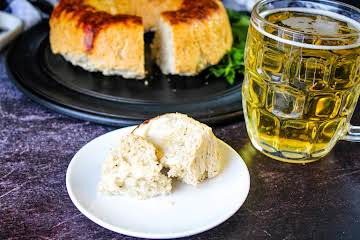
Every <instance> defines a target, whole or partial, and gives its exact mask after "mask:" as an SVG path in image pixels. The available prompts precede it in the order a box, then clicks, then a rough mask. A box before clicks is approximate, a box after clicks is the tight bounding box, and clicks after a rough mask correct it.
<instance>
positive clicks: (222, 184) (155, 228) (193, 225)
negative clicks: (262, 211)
mask: <svg viewBox="0 0 360 240" xmlns="http://www.w3.org/2000/svg"><path fill="white" fill-rule="evenodd" d="M132 129H133V127H130V128H123V129H119V130H116V131H113V132H110V133H107V134H105V135H102V136H100V137H98V138H96V139H94V140H93V141H91V142H90V143H88V144H86V145H85V146H84V147H83V148H82V149H80V151H79V152H78V153H77V154H76V155H75V156H74V158H73V159H72V160H71V162H70V165H69V167H68V170H67V174H66V186H67V190H68V193H69V195H70V198H71V200H72V201H73V203H74V204H75V206H76V207H77V208H78V209H79V210H80V211H81V212H82V213H83V214H84V215H85V216H86V217H88V218H89V219H91V220H92V221H94V222H95V223H97V224H99V225H100V226H103V227H105V228H107V229H110V230H112V231H115V232H118V233H122V234H125V235H129V236H134V237H143V238H157V239H160V238H161V239H164V238H178V237H185V236H190V235H193V234H197V233H200V232H203V231H206V230H208V229H211V228H213V227H215V226H217V225H219V224H220V223H222V222H224V221H225V220H227V219H228V218H230V217H231V216H232V215H233V214H234V213H235V212H236V211H237V210H238V209H239V208H240V206H241V205H242V204H243V203H244V201H245V199H246V196H247V194H248V192H249V188H250V177H249V172H248V169H247V167H246V165H245V163H244V161H243V160H242V159H241V157H240V156H239V154H238V153H237V152H236V151H235V150H233V149H232V148H231V147H230V146H229V145H227V144H226V143H224V142H222V141H220V140H219V141H220V143H221V144H220V152H221V156H222V160H223V161H224V170H223V171H222V172H221V173H220V175H219V176H217V177H216V178H213V179H209V180H206V181H205V182H203V183H201V184H199V185H198V187H193V186H190V185H186V184H183V183H180V182H178V183H176V184H175V185H173V192H172V194H170V195H168V196H160V197H156V198H152V199H148V200H137V199H133V198H129V197H125V196H107V195H103V194H101V193H98V192H97V183H98V182H99V179H100V173H101V166H102V163H103V161H104V159H105V157H106V156H107V155H108V154H109V152H110V150H111V148H112V147H114V146H115V144H116V142H117V140H118V139H119V136H121V135H123V134H127V133H129V132H130V131H131V130H132Z"/></svg>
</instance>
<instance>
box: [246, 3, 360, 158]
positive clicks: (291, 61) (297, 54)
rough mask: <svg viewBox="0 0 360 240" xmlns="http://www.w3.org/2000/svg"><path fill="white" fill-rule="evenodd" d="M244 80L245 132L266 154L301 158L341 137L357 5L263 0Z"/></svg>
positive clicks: (353, 132)
mask: <svg viewBox="0 0 360 240" xmlns="http://www.w3.org/2000/svg"><path fill="white" fill-rule="evenodd" d="M245 52H246V53H245V66H246V71H245V72H246V73H245V79H244V83H243V87H242V94H243V108H244V115H245V121H246V127H247V131H248V135H249V136H250V139H251V142H252V143H253V145H254V146H255V147H256V148H257V149H258V150H260V151H261V152H263V153H264V154H266V155H268V156H270V157H271V158H274V159H277V160H281V161H286V162H292V163H307V162H312V161H315V160H317V159H319V158H321V157H323V156H325V155H326V154H327V153H329V151H330V150H331V149H332V148H333V146H334V145H335V143H336V142H337V141H338V140H339V139H345V140H350V141H360V129H359V127H355V126H351V125H350V119H351V116H352V114H353V112H354V109H355V107H356V103H357V100H358V97H359V93H360V10H359V9H357V8H355V7H352V6H350V5H347V4H343V3H340V2H334V1H328V0H316V1H309V0H262V1H260V2H258V4H257V5H256V6H255V7H254V10H253V12H252V16H251V24H250V27H249V32H248V38H247V43H246V51H245Z"/></svg>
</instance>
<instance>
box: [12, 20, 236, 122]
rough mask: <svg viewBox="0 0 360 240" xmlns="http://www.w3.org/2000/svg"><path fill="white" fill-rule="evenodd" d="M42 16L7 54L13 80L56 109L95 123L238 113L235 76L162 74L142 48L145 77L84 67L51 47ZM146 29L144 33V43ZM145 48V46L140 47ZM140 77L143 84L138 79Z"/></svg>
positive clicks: (224, 117)
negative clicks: (229, 78) (228, 80)
mask: <svg viewBox="0 0 360 240" xmlns="http://www.w3.org/2000/svg"><path fill="white" fill-rule="evenodd" d="M48 33H49V27H48V24H47V22H45V21H44V22H42V23H40V24H39V25H37V26H35V27H34V28H32V29H31V30H29V31H27V32H25V33H24V34H22V36H20V37H19V38H18V39H17V40H16V41H15V42H14V43H13V45H12V47H11V48H10V49H9V51H8V54H7V59H6V63H7V70H8V73H9V75H10V77H11V79H12V81H13V82H14V83H15V85H16V86H17V87H18V88H19V89H21V90H22V91H23V92H24V93H25V94H27V95H28V96H29V97H30V98H32V99H33V100H34V101H36V102H38V103H40V104H42V105H44V106H47V107H49V108H51V109H53V110H56V111H58V112H61V113H64V114H67V115H70V116H73V117H76V118H80V119H84V120H89V121H94V122H98V123H104V124H110V125H116V126H126V125H133V124H137V123H140V122H141V121H144V120H146V119H148V118H151V117H154V116H157V115H159V114H162V113H166V112H182V113H187V114H189V115H190V116H192V117H194V118H196V119H198V120H200V121H203V122H205V123H208V124H218V123H224V122H227V121H233V120H235V119H238V118H240V117H241V116H242V105H241V81H238V82H236V83H235V85H233V86H230V85H228V84H227V83H226V81H225V80H223V79H216V78H211V77H210V78H207V77H206V76H207V75H208V72H207V71H206V70H205V71H204V72H203V73H202V74H200V75H198V76H196V77H181V76H172V75H163V74H162V73H161V71H160V70H159V68H158V67H157V66H156V64H155V63H154V62H153V61H151V59H150V57H149V53H148V52H146V59H147V66H146V70H147V77H146V79H145V80H135V79H124V78H121V77H118V76H110V77H109V76H103V75H102V74H100V73H90V72H87V71H85V70H83V69H82V68H80V67H75V66H73V65H71V64H70V63H68V62H67V61H65V60H64V59H63V57H61V56H60V55H54V54H53V53H52V52H51V49H50V44H49V39H48ZM151 38H152V36H151V35H148V34H147V35H145V41H146V43H147V45H149V43H150V41H151ZM146 49H148V48H146ZM145 81H146V82H147V84H144V83H145Z"/></svg>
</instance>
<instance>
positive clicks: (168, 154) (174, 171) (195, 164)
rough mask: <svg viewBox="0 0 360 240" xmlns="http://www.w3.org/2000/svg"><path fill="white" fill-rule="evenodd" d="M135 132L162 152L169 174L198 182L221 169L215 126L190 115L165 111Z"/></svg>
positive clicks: (189, 182) (162, 159) (161, 160)
mask: <svg viewBox="0 0 360 240" xmlns="http://www.w3.org/2000/svg"><path fill="white" fill-rule="evenodd" d="M133 133H134V134H135V135H138V136H142V137H143V138H145V139H146V140H148V141H149V142H151V143H152V144H154V145H155V146H156V147H157V148H158V149H159V150H160V151H161V154H162V156H161V157H160V162H161V163H162V164H163V165H164V167H166V168H168V169H169V172H168V176H169V177H177V178H179V179H181V180H182V181H183V182H185V183H188V184H192V185H197V184H198V183H200V182H201V181H203V180H204V179H206V178H212V177H215V176H217V175H218V174H219V172H220V170H221V169H220V168H221V164H220V160H219V155H218V146H217V145H218V142H217V138H216V137H215V135H214V134H213V132H212V129H211V128H210V127H208V126H207V125H205V124H202V123H200V122H198V121H196V120H194V119H192V118H190V117H188V116H187V115H184V114H180V113H170V114H165V115H162V116H159V117H156V118H154V119H151V120H149V121H146V122H144V123H143V124H141V125H139V126H138V127H137V128H136V129H135V130H134V131H133Z"/></svg>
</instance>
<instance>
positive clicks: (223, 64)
mask: <svg viewBox="0 0 360 240" xmlns="http://www.w3.org/2000/svg"><path fill="white" fill-rule="evenodd" d="M227 13H228V16H229V19H230V23H231V29H232V34H233V38H234V42H233V45H232V48H231V49H230V51H228V52H227V53H226V55H225V56H224V58H223V59H222V60H221V61H220V63H219V64H217V65H214V66H212V67H210V68H209V71H210V73H209V76H211V75H213V76H215V77H217V78H220V77H221V78H225V79H226V81H227V82H228V83H229V84H230V85H233V84H234V82H235V78H236V77H237V76H238V75H239V74H242V73H244V70H245V67H244V53H245V43H246V35H247V29H248V26H249V23H250V18H249V16H248V15H246V13H241V12H236V11H233V10H229V9H228V10H227Z"/></svg>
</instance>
